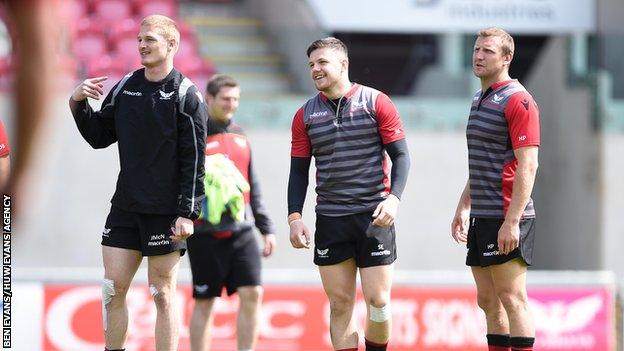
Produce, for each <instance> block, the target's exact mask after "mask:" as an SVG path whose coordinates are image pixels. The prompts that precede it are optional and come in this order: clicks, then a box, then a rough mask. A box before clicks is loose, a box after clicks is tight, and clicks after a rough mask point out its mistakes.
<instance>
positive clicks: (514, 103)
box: [505, 92, 540, 150]
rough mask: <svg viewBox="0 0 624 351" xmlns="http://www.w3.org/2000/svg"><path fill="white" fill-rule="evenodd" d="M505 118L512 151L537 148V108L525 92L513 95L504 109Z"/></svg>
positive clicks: (538, 131)
mask: <svg viewBox="0 0 624 351" xmlns="http://www.w3.org/2000/svg"><path fill="white" fill-rule="evenodd" d="M505 118H506V119H507V125H508V128H509V136H510V138H511V145H512V147H513V149H514V150H515V149H518V148H521V147H525V146H539V144H540V125H539V108H538V107H537V103H536V102H535V100H533V97H532V96H531V95H530V94H529V93H527V92H519V93H515V94H513V95H512V96H511V97H510V98H509V102H508V103H507V106H506V107H505Z"/></svg>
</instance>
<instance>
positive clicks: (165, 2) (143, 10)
mask: <svg viewBox="0 0 624 351" xmlns="http://www.w3.org/2000/svg"><path fill="white" fill-rule="evenodd" d="M137 6H138V8H137V16H138V17H139V18H144V17H146V16H149V15H165V16H167V17H169V18H176V17H178V6H177V3H176V2H174V1H170V0H152V1H145V2H142V3H141V2H139V3H137Z"/></svg>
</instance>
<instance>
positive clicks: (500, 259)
mask: <svg viewBox="0 0 624 351" xmlns="http://www.w3.org/2000/svg"><path fill="white" fill-rule="evenodd" d="M503 222H504V220H503V219H495V218H471V219H470V229H468V243H467V245H466V246H467V247H468V253H467V254H466V265H467V266H481V267H487V266H491V265H497V264H502V263H505V262H507V261H511V260H513V259H515V258H522V259H523V260H524V262H525V263H526V264H527V265H529V266H530V265H531V264H532V263H533V242H534V239H535V218H526V219H521V220H520V244H519V245H518V247H517V248H516V249H514V250H513V251H511V252H510V253H509V254H507V255H502V254H499V253H498V230H499V229H500V227H501V226H502V225H503Z"/></svg>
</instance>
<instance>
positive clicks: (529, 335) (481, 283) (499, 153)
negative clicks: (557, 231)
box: [451, 28, 540, 351]
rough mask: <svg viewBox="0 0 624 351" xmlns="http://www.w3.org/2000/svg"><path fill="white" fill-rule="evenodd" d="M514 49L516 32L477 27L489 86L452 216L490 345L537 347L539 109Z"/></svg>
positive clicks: (476, 59) (493, 349) (477, 54)
mask: <svg viewBox="0 0 624 351" xmlns="http://www.w3.org/2000/svg"><path fill="white" fill-rule="evenodd" d="M513 54H514V43H513V38H512V37H511V36H510V35H509V34H508V33H506V32H505V31H503V30H502V29H500V28H487V29H484V30H482V31H480V32H479V33H478V37H477V40H476V42H475V46H474V51H473V71H474V73H475V75H476V76H477V77H479V79H480V80H481V87H482V89H481V90H479V91H478V92H477V93H476V94H475V96H474V98H473V100H472V106H471V108H470V117H469V119H468V126H467V128H466V137H467V140H468V166H469V179H468V182H467V183H466V186H465V188H464V191H463V192H462V194H461V197H460V199H459V203H458V205H457V210H456V212H455V217H454V218H453V221H452V223H451V234H452V236H453V239H455V241H457V242H458V243H460V242H461V243H467V247H468V253H467V257H466V265H468V266H470V267H471V269H472V274H473V276H474V279H475V282H476V285H477V299H478V304H479V307H481V309H483V311H484V312H485V316H486V320H487V336H486V337H487V341H488V350H490V351H504V350H514V351H515V350H518V351H519V350H522V351H531V350H533V343H534V339H535V327H534V325H533V317H532V315H531V312H530V310H529V305H528V299H527V292H526V273H527V266H528V265H531V263H532V254H533V239H534V236H535V225H534V222H535V209H534V207H533V200H532V199H531V191H532V189H533V183H534V181H535V175H536V173H537V164H538V147H539V144H540V133H539V110H538V107H537V104H536V103H535V101H534V100H533V97H532V96H531V95H530V94H529V93H528V92H527V90H526V89H525V88H524V87H523V86H522V85H521V84H520V83H518V81H517V80H514V79H511V78H510V76H509V65H510V63H511V60H512V58H513Z"/></svg>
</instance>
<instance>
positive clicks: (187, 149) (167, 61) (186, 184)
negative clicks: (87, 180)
mask: <svg viewBox="0 0 624 351" xmlns="http://www.w3.org/2000/svg"><path fill="white" fill-rule="evenodd" d="M179 43H180V33H179V31H178V29H177V27H176V24H175V22H174V21H173V20H171V19H170V18H167V17H165V16H160V15H153V16H148V17H146V18H144V19H143V21H142V22H141V28H140V32H139V34H138V51H139V54H140V55H141V63H142V64H143V66H145V68H142V69H139V70H137V71H134V72H132V73H129V74H128V75H126V76H125V77H124V78H123V79H122V80H121V81H119V83H117V84H116V85H115V86H114V87H113V89H112V91H111V92H110V93H109V94H108V96H106V99H104V102H103V103H102V108H101V110H100V111H97V112H95V111H93V110H92V109H91V107H90V106H89V104H88V103H87V100H86V99H87V97H90V98H93V99H96V100H99V98H100V96H101V95H102V94H103V90H102V89H103V85H102V82H103V81H104V80H106V77H97V78H90V79H86V80H85V81H84V82H82V83H81V84H80V85H79V86H78V87H77V88H76V89H75V90H74V93H73V94H72V97H71V99H70V107H71V111H72V114H73V115H74V119H75V121H76V125H77V126H78V130H79V131H80V133H81V134H82V136H83V137H84V138H85V140H86V141H87V142H88V143H89V144H90V145H91V146H92V147H93V148H96V149H99V148H105V147H107V146H109V145H111V144H113V143H114V142H117V144H118V147H119V159H120V165H121V169H120V172H119V178H118V179H117V189H116V191H115V195H114V196H113V199H112V200H111V203H112V206H111V211H110V214H109V215H108V218H107V220H106V225H105V227H104V231H103V233H102V255H103V260H104V282H103V285H102V313H103V322H104V335H105V342H106V350H123V347H124V343H125V341H126V337H127V330H128V307H127V305H126V293H127V291H128V288H129V286H130V283H131V281H132V278H133V277H134V274H135V273H136V271H137V269H138V268H139V265H140V263H141V261H142V256H148V281H149V287H150V292H151V294H152V296H153V298H154V302H155V304H156V310H157V314H156V330H155V341H156V350H158V351H161V350H166V351H174V350H177V347H178V327H179V324H180V323H179V321H178V310H177V307H176V305H177V303H176V299H175V293H176V277H177V272H178V265H179V261H180V256H181V255H183V254H184V250H185V249H186V242H185V239H186V238H187V237H188V236H190V235H191V234H193V220H194V219H196V218H197V217H198V215H199V209H200V207H201V204H202V201H203V197H204V185H203V178H204V154H203V150H204V147H205V141H204V140H205V136H206V109H205V106H204V104H203V97H202V95H201V93H200V92H199V91H198V90H197V88H196V87H195V86H194V85H193V83H192V82H191V81H190V80H189V79H188V78H186V77H185V76H183V75H182V74H181V73H180V72H178V71H177V70H176V69H175V68H173V57H174V55H175V53H176V52H177V50H178V47H179Z"/></svg>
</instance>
